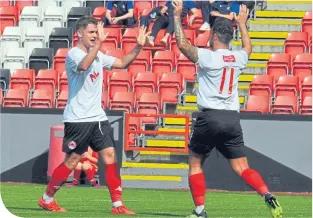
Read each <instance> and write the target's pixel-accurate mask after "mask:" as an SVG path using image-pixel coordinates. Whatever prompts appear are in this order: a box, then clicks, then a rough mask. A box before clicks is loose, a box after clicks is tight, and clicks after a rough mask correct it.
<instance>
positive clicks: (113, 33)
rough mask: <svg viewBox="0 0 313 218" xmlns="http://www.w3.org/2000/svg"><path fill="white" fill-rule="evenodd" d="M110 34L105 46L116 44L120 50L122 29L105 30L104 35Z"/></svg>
mask: <svg viewBox="0 0 313 218" xmlns="http://www.w3.org/2000/svg"><path fill="white" fill-rule="evenodd" d="M107 33H109V35H108V37H107V38H106V39H105V41H104V43H105V44H109V43H110V44H114V46H115V48H118V47H119V45H120V43H121V29H120V28H104V34H107Z"/></svg>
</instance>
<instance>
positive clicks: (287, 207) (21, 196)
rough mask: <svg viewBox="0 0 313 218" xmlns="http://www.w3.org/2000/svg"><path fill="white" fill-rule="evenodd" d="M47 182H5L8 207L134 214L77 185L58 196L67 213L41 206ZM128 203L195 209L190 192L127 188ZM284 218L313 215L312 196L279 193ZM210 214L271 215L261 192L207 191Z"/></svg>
mask: <svg viewBox="0 0 313 218" xmlns="http://www.w3.org/2000/svg"><path fill="white" fill-rule="evenodd" d="M44 190H45V186H43V185H32V184H1V197H2V200H3V202H4V204H5V206H6V207H7V209H8V210H9V211H10V212H11V213H13V214H15V215H17V216H20V217H105V218H109V217H110V218H111V217H112V218H113V217H121V218H122V217H130V216H112V215H111V214H110V212H111V201H110V196H109V193H108V190H107V189H106V188H101V189H94V188H91V187H73V188H66V187H62V189H61V190H60V191H59V192H58V193H57V195H56V199H57V200H58V202H59V204H60V205H61V206H62V207H64V208H65V209H66V210H67V211H68V212H67V213H53V212H48V211H44V210H42V209H41V208H39V206H38V204H37V201H38V199H39V198H40V196H41V195H42V193H43V192H44ZM123 198H124V203H125V205H126V206H127V207H129V208H130V209H132V210H134V211H135V212H136V213H137V215H136V216H131V217H146V218H150V217H151V218H154V217H160V218H165V217H169V218H170V217H185V216H187V215H189V214H191V211H192V210H193V209H194V206H193V202H192V199H191V195H190V193H189V192H188V191H169V190H145V189H124V197H123ZM278 200H279V202H280V203H281V205H282V207H283V211H284V217H312V197H311V196H287V195H278ZM206 210H207V212H208V215H209V217H232V218H235V217H238V218H239V217H249V218H252V217H262V218H265V217H271V216H270V214H269V211H268V209H267V208H266V206H265V204H264V202H263V200H262V199H261V198H260V197H259V196H258V195H257V194H248V193H209V192H208V193H207V196H206Z"/></svg>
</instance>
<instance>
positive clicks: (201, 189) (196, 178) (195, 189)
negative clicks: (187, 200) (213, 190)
mask: <svg viewBox="0 0 313 218" xmlns="http://www.w3.org/2000/svg"><path fill="white" fill-rule="evenodd" d="M189 187H190V191H191V195H192V198H193V202H194V203H195V205H196V206H202V205H204V199H205V190H206V186H205V179H204V175H203V173H198V174H194V175H191V176H189Z"/></svg>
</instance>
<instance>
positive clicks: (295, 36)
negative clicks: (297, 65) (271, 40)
mask: <svg viewBox="0 0 313 218" xmlns="http://www.w3.org/2000/svg"><path fill="white" fill-rule="evenodd" d="M307 46H308V33H306V32H291V33H288V36H287V38H286V41H285V46H284V50H285V53H287V54H301V53H304V52H305V51H306V48H307Z"/></svg>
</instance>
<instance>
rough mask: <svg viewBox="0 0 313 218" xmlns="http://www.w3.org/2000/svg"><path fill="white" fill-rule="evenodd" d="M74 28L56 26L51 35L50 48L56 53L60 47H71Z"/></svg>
mask: <svg viewBox="0 0 313 218" xmlns="http://www.w3.org/2000/svg"><path fill="white" fill-rule="evenodd" d="M72 35H73V29H72V28H65V27H62V28H54V29H53V30H52V32H51V34H50V37H49V48H53V49H54V53H53V54H56V52H57V50H58V49H59V48H70V47H72Z"/></svg>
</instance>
